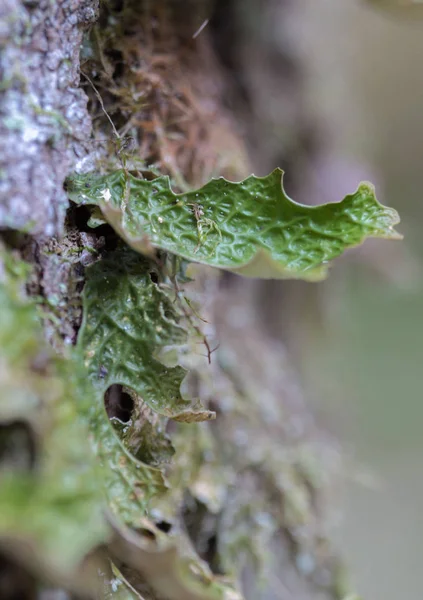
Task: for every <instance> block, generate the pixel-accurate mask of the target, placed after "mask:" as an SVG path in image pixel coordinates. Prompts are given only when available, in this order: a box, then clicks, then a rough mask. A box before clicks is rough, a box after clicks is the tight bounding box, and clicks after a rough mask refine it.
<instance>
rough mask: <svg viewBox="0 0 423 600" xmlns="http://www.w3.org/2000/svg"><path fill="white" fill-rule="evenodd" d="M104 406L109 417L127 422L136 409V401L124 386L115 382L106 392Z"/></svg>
mask: <svg viewBox="0 0 423 600" xmlns="http://www.w3.org/2000/svg"><path fill="white" fill-rule="evenodd" d="M104 406H105V408H106V412H107V416H108V417H109V419H118V420H119V421H121V422H122V423H127V422H128V421H129V420H130V418H131V414H132V411H133V409H134V401H133V400H132V398H131V396H130V395H129V394H128V392H125V391H124V389H123V386H121V385H118V384H113V385H111V386H110V387H109V388H108V389H107V390H106V393H105V394H104Z"/></svg>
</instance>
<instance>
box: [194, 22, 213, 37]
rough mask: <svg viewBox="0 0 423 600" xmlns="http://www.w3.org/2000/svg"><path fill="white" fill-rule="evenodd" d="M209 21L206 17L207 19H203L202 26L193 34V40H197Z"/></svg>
mask: <svg viewBox="0 0 423 600" xmlns="http://www.w3.org/2000/svg"><path fill="white" fill-rule="evenodd" d="M209 21H210V19H206V20H205V21H203V23H202V24H201V25H200V27H199V28H198V29H197V31H196V32H195V33H194V35H193V36H192V39H193V40H195V38H197V37H198V36H199V35H200V33H201V32H202V31H203V29H204V28H205V27H207V25H208V24H209Z"/></svg>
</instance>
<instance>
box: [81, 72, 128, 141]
mask: <svg viewBox="0 0 423 600" xmlns="http://www.w3.org/2000/svg"><path fill="white" fill-rule="evenodd" d="M81 75H83V76H84V77H85V79H86V80H87V81H88V83H89V84H90V85H91V87H92V88H93V90H94V93H95V95H96V96H97V98H98V101H99V102H100V106H101V109H102V111H103V112H104V114H105V115H106V117H107V118H108V120H109V122H110V125H111V126H112V129H113V133H114V134H115V136H116V137H117V139H118V140H120V135H119V133H118V130H117V129H116V127H115V124H114V123H113V121H112V119H111V117H110V115H109V113H108V112H107V110H106V108H105V106H104V102H103V98H102V97H101V95H100V92H99V91H98V89H97V88H96V87H95V85H94V84H93V82H92V81H91V79H90V78H89V77H88V75H87V74H86V73H84V71H81Z"/></svg>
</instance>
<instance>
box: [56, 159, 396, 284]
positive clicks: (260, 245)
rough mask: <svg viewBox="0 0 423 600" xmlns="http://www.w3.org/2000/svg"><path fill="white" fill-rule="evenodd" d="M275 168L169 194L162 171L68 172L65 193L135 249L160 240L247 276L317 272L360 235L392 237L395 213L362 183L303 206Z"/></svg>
mask: <svg viewBox="0 0 423 600" xmlns="http://www.w3.org/2000/svg"><path fill="white" fill-rule="evenodd" d="M282 178H283V172H282V171H281V170H280V169H275V170H274V171H273V172H272V173H270V175H268V176H267V177H256V176H255V175H251V176H250V177H247V179H244V180H243V181H240V182H238V183H234V182H231V181H227V180H226V179H224V178H222V177H220V178H219V179H212V180H211V181H209V182H208V183H207V184H206V185H205V186H203V187H202V188H200V189H198V190H195V191H192V192H189V193H183V194H175V193H174V192H173V190H172V189H171V185H170V181H169V178H168V177H166V176H163V177H159V178H157V179H154V180H152V181H147V180H145V179H139V178H137V177H135V176H134V175H132V174H131V173H128V172H127V171H125V170H123V169H120V170H117V171H114V172H113V173H111V174H109V175H95V174H92V173H89V174H85V175H75V176H73V177H71V178H69V180H68V182H67V188H68V193H69V197H70V199H71V200H72V201H74V202H76V203H77V204H88V205H90V204H91V205H96V206H99V207H100V209H101V211H102V213H103V216H104V218H105V220H106V221H107V222H108V223H109V224H110V225H112V227H113V228H114V229H115V230H116V231H117V232H118V233H119V235H120V236H121V237H122V238H123V239H124V240H125V241H126V242H127V243H128V244H129V245H130V246H131V247H132V248H134V249H135V250H137V251H138V252H141V253H142V254H147V255H149V254H152V252H153V251H154V248H161V249H163V250H166V251H168V252H171V253H173V254H176V255H179V256H182V257H184V258H186V259H188V260H190V261H193V262H198V263H203V264H207V265H210V266H213V267H218V268H221V269H226V270H230V271H234V272H236V273H239V274H241V275H244V276H247V277H260V278H274V279H284V278H295V279H306V280H314V281H316V280H320V279H322V278H324V277H325V276H326V274H327V269H328V263H329V261H331V260H332V259H334V258H336V257H337V256H339V255H340V254H342V252H344V250H346V249H347V248H350V247H353V246H357V245H359V244H361V243H362V242H363V241H364V240H365V239H366V238H368V237H380V238H391V239H400V238H401V235H400V234H398V233H397V232H396V231H395V229H394V226H395V225H396V224H397V223H399V216H398V213H397V212H396V211H395V210H394V209H392V208H388V207H385V206H383V205H382V204H380V203H379V202H378V200H377V199H376V196H375V191H374V187H373V186H372V185H371V184H370V183H362V184H360V186H359V187H358V189H357V191H356V192H354V193H353V194H350V195H348V196H346V197H345V198H344V199H343V200H342V201H341V202H338V203H331V204H323V205H320V206H305V205H302V204H298V203H296V202H294V201H293V200H291V199H290V198H289V197H288V196H287V195H286V193H285V191H284V189H283V185H282Z"/></svg>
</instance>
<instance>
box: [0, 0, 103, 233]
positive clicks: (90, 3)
mask: <svg viewBox="0 0 423 600" xmlns="http://www.w3.org/2000/svg"><path fill="white" fill-rule="evenodd" d="M97 16H98V0H83V1H81V0H55V1H54V2H50V1H49V0H4V2H2V4H1V6H0V52H1V55H0V77H1V87H0V116H1V121H0V161H1V162H0V228H12V229H20V230H25V231H28V232H31V233H33V234H40V233H44V234H45V235H47V236H52V235H55V234H59V233H61V232H62V231H63V224H64V216H65V211H66V208H67V205H68V200H67V198H66V194H65V192H64V190H63V182H64V179H65V177H66V176H67V175H68V173H69V172H70V171H71V170H72V168H73V167H74V165H75V163H76V161H77V160H78V159H81V158H82V157H83V156H84V155H85V153H86V141H87V139H88V138H89V136H90V132H91V122H90V118H89V116H88V113H87V110H86V104H87V98H86V96H85V94H84V93H83V91H82V90H81V89H80V88H79V87H78V86H79V52H80V45H81V39H82V33H83V30H84V28H86V27H87V26H89V25H90V24H92V23H94V22H95V20H96V18H97Z"/></svg>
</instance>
